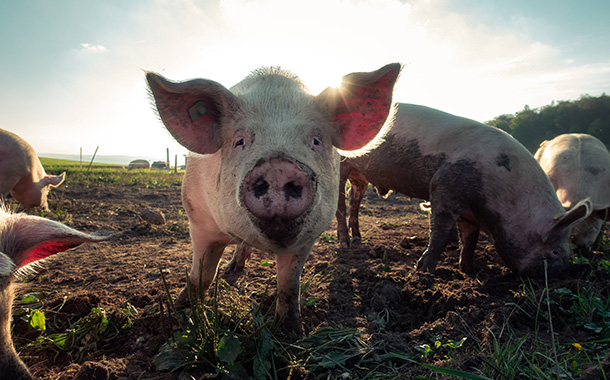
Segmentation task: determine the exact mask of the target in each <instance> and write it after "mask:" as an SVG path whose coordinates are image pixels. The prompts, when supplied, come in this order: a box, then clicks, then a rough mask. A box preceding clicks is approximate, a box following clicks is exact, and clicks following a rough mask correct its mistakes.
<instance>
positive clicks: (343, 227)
mask: <svg viewBox="0 0 610 380" xmlns="http://www.w3.org/2000/svg"><path fill="white" fill-rule="evenodd" d="M347 175H348V173H347V172H345V171H344V170H343V166H341V176H340V178H339V202H338V205H337V212H336V213H335V217H336V218H337V239H338V240H339V243H341V247H342V248H347V247H349V232H348V230H347V213H346V209H345V183H346V182H347Z"/></svg>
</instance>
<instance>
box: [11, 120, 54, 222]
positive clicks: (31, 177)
mask: <svg viewBox="0 0 610 380" xmlns="http://www.w3.org/2000/svg"><path fill="white" fill-rule="evenodd" d="M65 178H66V173H62V174H60V175H47V174H46V173H45V171H44V168H43V167H42V165H41V164H40V160H39V159H38V156H37V155H36V152H35V151H34V148H32V146H31V145H30V144H28V143H27V142H26V141H25V140H24V139H22V138H21V137H19V136H17V135H16V134H14V133H12V132H9V131H6V130H4V129H0V195H7V194H8V193H9V192H10V193H11V195H12V196H13V198H15V199H16V200H17V201H18V202H19V203H21V204H22V205H23V206H24V207H25V208H31V207H37V206H40V207H42V209H43V210H45V211H48V210H49V206H48V203H47V194H48V192H49V189H50V188H52V187H57V186H59V185H61V184H62V182H63V181H64V179H65Z"/></svg>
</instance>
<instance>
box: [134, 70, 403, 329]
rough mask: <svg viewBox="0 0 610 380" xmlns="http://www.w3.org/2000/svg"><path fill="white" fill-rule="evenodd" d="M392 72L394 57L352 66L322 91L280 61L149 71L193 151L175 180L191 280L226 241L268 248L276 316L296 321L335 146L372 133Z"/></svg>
mask: <svg viewBox="0 0 610 380" xmlns="http://www.w3.org/2000/svg"><path fill="white" fill-rule="evenodd" d="M399 72H400V65H399V64H390V65H387V66H385V67H383V68H381V69H379V70H377V71H373V72H370V73H353V74H350V75H347V76H345V77H344V78H343V83H342V84H341V86H340V87H339V88H328V89H326V90H324V91H323V92H322V93H320V94H319V95H312V94H310V93H309V92H308V91H307V89H306V88H305V86H304V85H303V83H301V81H300V80H299V79H298V78H297V77H296V76H294V75H292V74H290V73H288V72H286V71H283V70H281V69H277V68H267V69H260V70H257V71H255V72H254V73H253V74H252V75H250V76H249V77H247V78H246V79H244V80H243V81H241V82H240V83H239V84H237V85H235V86H233V87H232V88H230V89H227V88H225V87H224V86H222V85H220V84H218V83H216V82H213V81H211V80H206V79H196V80H191V81H188V82H183V83H174V82H170V81H168V80H166V79H165V78H163V77H161V76H159V75H157V74H154V73H148V74H147V76H146V78H147V80H148V84H149V86H150V90H151V92H152V95H153V98H154V101H155V105H156V108H157V110H158V112H159V116H160V117H161V120H162V121H163V123H164V124H165V126H166V127H167V129H168V130H169V132H170V133H171V134H172V135H173V136H174V138H176V140H177V141H178V142H179V143H181V144H182V145H183V146H185V147H186V148H187V149H189V150H190V151H192V152H194V153H191V154H190V155H189V157H188V161H187V167H186V172H185V175H184V181H183V184H182V201H183V204H184V208H185V209H186V212H187V215H188V218H189V222H190V234H191V238H192V241H193V251H194V252H193V265H192V269H191V273H190V281H191V283H192V285H193V286H195V287H197V286H199V285H201V288H202V289H200V290H201V291H205V290H206V289H208V288H209V286H210V284H211V283H212V281H213V280H214V278H215V277H216V272H217V270H218V264H219V261H220V258H221V256H222V253H223V251H224V249H225V247H226V246H227V245H229V244H247V245H251V246H253V247H256V248H258V249H260V250H263V251H266V252H270V253H273V254H275V255H276V256H277V268H278V275H277V284H278V285H277V286H278V298H277V304H276V311H275V315H276V318H278V319H281V320H282V321H283V324H284V327H286V328H287V329H288V330H292V331H296V332H301V331H302V328H301V321H300V310H299V281H300V276H301V272H302V270H303V265H304V264H305V261H306V260H307V257H308V255H309V252H310V250H311V248H312V246H313V244H314V243H315V242H316V239H317V238H318V236H319V235H320V234H321V233H322V232H323V231H324V230H325V229H326V228H327V227H328V226H329V225H330V223H331V222H332V219H333V217H334V213H335V210H336V207H337V199H338V193H339V154H338V152H337V149H342V150H348V151H352V150H358V149H360V148H362V147H364V146H365V145H367V144H368V143H369V142H371V141H372V140H374V139H375V138H376V136H377V135H378V134H379V131H380V130H381V129H382V126H383V125H384V123H385V121H386V119H387V118H388V115H389V114H390V112H391V110H392V91H393V88H394V83H395V81H396V79H397V77H398V74H399ZM185 294H186V293H185V292H184V291H183V293H182V295H181V299H184V298H185V297H186V296H185Z"/></svg>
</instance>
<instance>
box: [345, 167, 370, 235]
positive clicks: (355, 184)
mask: <svg viewBox="0 0 610 380" xmlns="http://www.w3.org/2000/svg"><path fill="white" fill-rule="evenodd" d="M349 181H350V183H351V185H352V186H351V197H350V202H349V228H350V230H352V237H353V243H354V244H356V245H359V244H360V242H361V241H362V235H361V234H360V221H359V219H358V213H359V211H360V204H361V203H362V200H363V199H364V194H365V193H366V188H367V187H368V184H369V181H368V180H367V179H366V178H365V177H364V175H362V173H360V172H359V171H356V170H352V171H351V172H350V175H349Z"/></svg>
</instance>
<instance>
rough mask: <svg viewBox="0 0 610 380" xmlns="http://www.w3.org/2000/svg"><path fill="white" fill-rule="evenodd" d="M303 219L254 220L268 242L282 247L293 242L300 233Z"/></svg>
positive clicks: (273, 218)
mask: <svg viewBox="0 0 610 380" xmlns="http://www.w3.org/2000/svg"><path fill="white" fill-rule="evenodd" d="M303 219H304V218H303V217H299V218H295V219H289V218H281V217H272V218H262V219H261V218H255V219H254V220H253V222H254V224H255V225H256V227H257V228H258V229H259V230H260V231H261V232H262V233H263V234H264V235H265V236H266V237H267V238H269V239H270V240H272V241H274V242H275V243H277V244H278V245H280V246H282V247H287V246H288V245H290V243H292V242H294V241H295V240H296V238H297V236H298V235H299V232H301V227H302V226H303Z"/></svg>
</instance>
